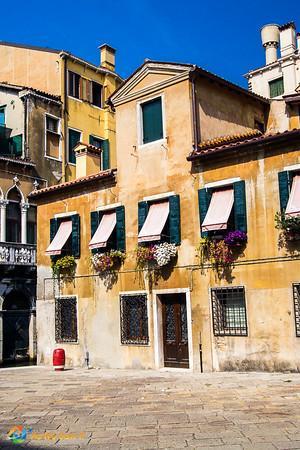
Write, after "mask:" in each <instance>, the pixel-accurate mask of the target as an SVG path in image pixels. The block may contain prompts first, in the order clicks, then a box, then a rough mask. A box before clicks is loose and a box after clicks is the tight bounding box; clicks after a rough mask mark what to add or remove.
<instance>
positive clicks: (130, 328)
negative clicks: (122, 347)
mask: <svg viewBox="0 0 300 450" xmlns="http://www.w3.org/2000/svg"><path fill="white" fill-rule="evenodd" d="M120 314H121V343H122V344H135V345H147V344H148V343H149V336H148V313H147V295H146V294H138V295H128V294H126V295H121V296H120Z"/></svg>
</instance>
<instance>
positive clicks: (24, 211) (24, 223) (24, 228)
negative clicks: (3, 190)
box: [21, 203, 29, 244]
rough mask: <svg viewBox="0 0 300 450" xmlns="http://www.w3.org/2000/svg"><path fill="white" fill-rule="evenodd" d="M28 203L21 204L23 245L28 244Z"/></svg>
mask: <svg viewBox="0 0 300 450" xmlns="http://www.w3.org/2000/svg"><path fill="white" fill-rule="evenodd" d="M28 208H29V204H28V203H21V243H22V244H27V211H28Z"/></svg>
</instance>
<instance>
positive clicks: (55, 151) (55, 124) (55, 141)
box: [46, 115, 60, 159]
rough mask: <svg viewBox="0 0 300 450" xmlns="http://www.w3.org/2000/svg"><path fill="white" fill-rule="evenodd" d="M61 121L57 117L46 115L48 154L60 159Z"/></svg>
mask: <svg viewBox="0 0 300 450" xmlns="http://www.w3.org/2000/svg"><path fill="white" fill-rule="evenodd" d="M59 143H60V121H59V119H57V118H56V117H53V116H48V115H46V156H49V157H50V158H55V159H60V152H59Z"/></svg>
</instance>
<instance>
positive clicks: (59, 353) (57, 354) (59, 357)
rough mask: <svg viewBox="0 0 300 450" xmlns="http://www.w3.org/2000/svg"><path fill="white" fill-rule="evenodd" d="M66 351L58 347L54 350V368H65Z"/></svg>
mask: <svg viewBox="0 0 300 450" xmlns="http://www.w3.org/2000/svg"><path fill="white" fill-rule="evenodd" d="M65 361H66V356H65V351H64V349H63V348H56V349H55V350H54V351H53V366H54V370H64V368H65Z"/></svg>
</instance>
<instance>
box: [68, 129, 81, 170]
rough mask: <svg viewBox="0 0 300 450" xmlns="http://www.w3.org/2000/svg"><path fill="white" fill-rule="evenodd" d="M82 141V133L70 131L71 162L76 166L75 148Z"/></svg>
mask: <svg viewBox="0 0 300 450" xmlns="http://www.w3.org/2000/svg"><path fill="white" fill-rule="evenodd" d="M79 141H80V132H79V131H76V130H69V162H70V163H73V164H75V163H76V157H75V152H74V150H73V148H74V147H75V145H76V144H78V142H79Z"/></svg>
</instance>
